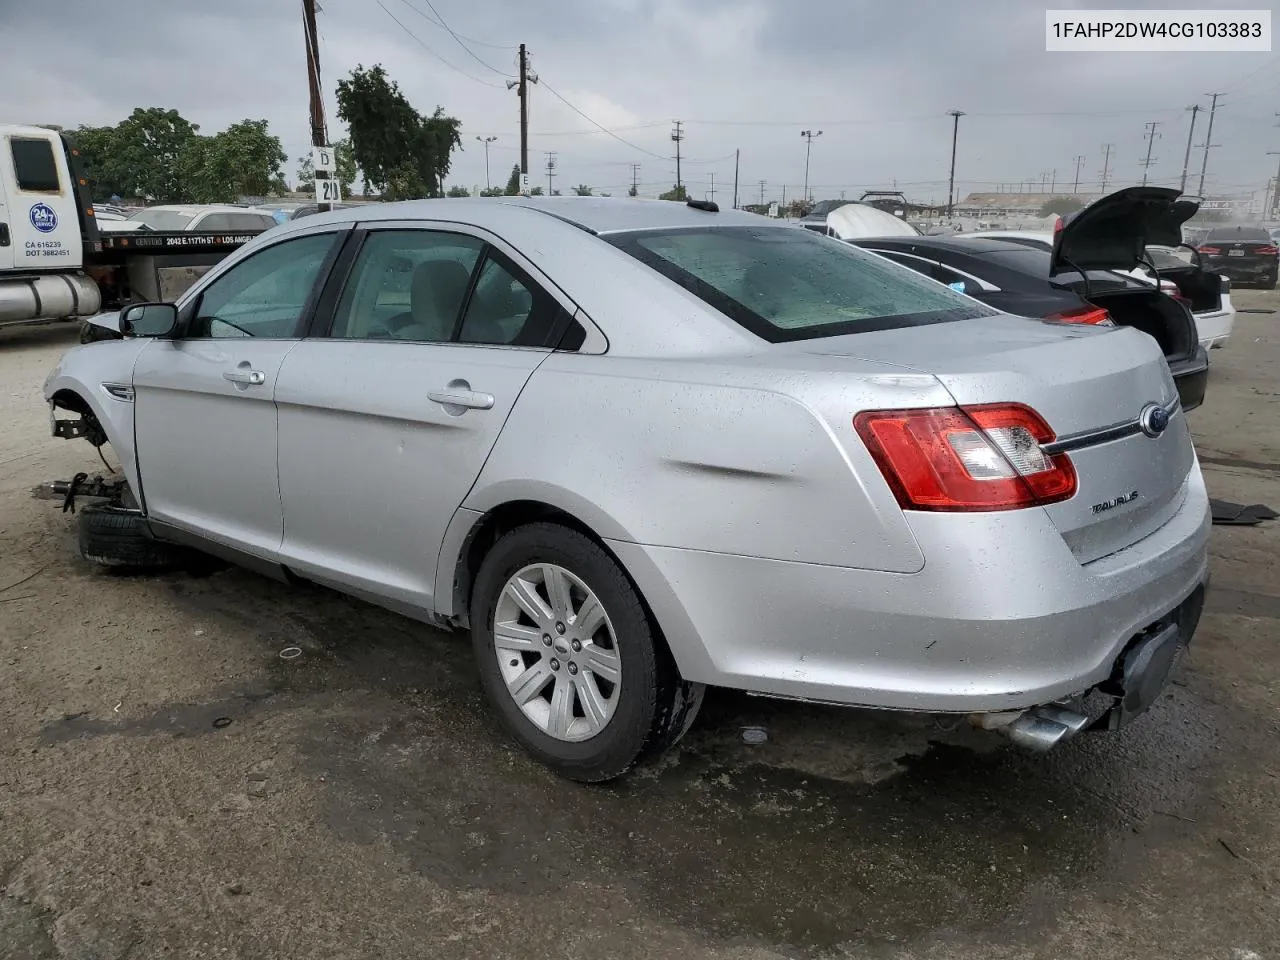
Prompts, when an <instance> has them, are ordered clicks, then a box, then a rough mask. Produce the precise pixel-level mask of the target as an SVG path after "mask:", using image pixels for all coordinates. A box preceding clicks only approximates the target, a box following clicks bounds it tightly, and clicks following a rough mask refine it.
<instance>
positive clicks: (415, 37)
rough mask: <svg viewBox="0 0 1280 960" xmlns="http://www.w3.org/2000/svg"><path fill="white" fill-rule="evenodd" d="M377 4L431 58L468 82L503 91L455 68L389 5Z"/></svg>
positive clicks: (379, 2) (378, 2)
mask: <svg viewBox="0 0 1280 960" xmlns="http://www.w3.org/2000/svg"><path fill="white" fill-rule="evenodd" d="M377 4H378V6H380V7H381V8H382V10H383V12H384V13H386V15H387V16H388V17H390V18H391V19H392V20H394V21H395V22H396V26H398V27H399V28H400V29H401V30H403V31H404V32H405V33H407V34H408V35H409V36H410V37H411V38H413V40H414V42H416V43H417V44H418V46H420V47H422V49H423V50H425V51H427V53H429V54H431V56H433V57H435V58H436V59H437V60H439V61H440V62H441V63H443V64H444V65H445V66H446V67H448V68H449V69H450V70H453V71H454V72H455V73H460V74H462V76H464V77H466V78H467V79H468V80H474V81H475V82H476V83H479V84H483V85H484V86H486V87H493V88H494V89H495V90H501V89H502V88H501V87H500V86H499V85H498V84H496V83H490V82H489V81H488V80H481V79H480V78H479V77H473V76H472V75H471V74H469V73H467V71H465V70H463V69H461V68H460V67H455V66H454V65H453V64H452V63H450V62H449V61H448V60H446V59H445V58H444V57H442V56H440V54H438V53H436V52H435V51H434V50H432V49H431V48H430V47H429V46H427V44H426V41H424V40H423V39H422V38H421V37H420V36H418V35H417V34H416V33H414V32H413V31H412V30H410V29H409V28H408V27H406V26H405V25H404V24H403V23H402V22H401V21H400V18H399V17H397V16H396V15H395V14H394V13H392V12H391V10H390V9H389V8H388V7H387V5H386V4H385V3H383V2H382V0H377Z"/></svg>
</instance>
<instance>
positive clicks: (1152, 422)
mask: <svg viewBox="0 0 1280 960" xmlns="http://www.w3.org/2000/svg"><path fill="white" fill-rule="evenodd" d="M1138 426H1139V427H1141V428H1142V432H1143V433H1145V434H1146V435H1147V436H1148V437H1158V436H1160V434H1162V433H1164V432H1165V430H1167V429H1168V428H1169V411H1168V410H1166V409H1165V408H1164V407H1162V406H1160V405H1159V404H1158V403H1148V404H1147V405H1146V406H1145V407H1143V408H1142V412H1141V413H1140V414H1138Z"/></svg>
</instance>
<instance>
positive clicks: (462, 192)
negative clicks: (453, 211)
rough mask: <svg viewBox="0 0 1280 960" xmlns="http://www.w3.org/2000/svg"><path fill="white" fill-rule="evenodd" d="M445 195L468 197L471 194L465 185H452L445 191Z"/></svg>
mask: <svg viewBox="0 0 1280 960" xmlns="http://www.w3.org/2000/svg"><path fill="white" fill-rule="evenodd" d="M445 196H446V197H469V196H471V191H470V190H468V189H467V188H466V187H459V186H452V187H450V188H449V192H448V193H446V194H445Z"/></svg>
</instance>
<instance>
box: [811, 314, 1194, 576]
mask: <svg viewBox="0 0 1280 960" xmlns="http://www.w3.org/2000/svg"><path fill="white" fill-rule="evenodd" d="M795 346H796V347H802V348H803V349H804V350H806V351H807V352H810V353H818V354H826V355H831V356H856V357H859V358H861V359H865V360H877V361H880V362H886V363H893V364H897V365H900V366H903V367H908V368H911V369H912V370H914V371H917V372H921V373H929V374H932V375H933V376H934V377H936V378H937V379H938V380H939V381H940V382H941V383H942V384H943V386H944V387H946V389H947V390H948V391H949V392H950V394H951V396H952V397H953V398H954V399H955V401H956V402H957V403H959V404H961V405H970V404H980V403H1005V402H1016V403H1024V404H1026V405H1028V406H1030V407H1031V408H1032V409H1034V410H1035V411H1036V412H1037V413H1039V414H1040V415H1041V416H1042V417H1043V418H1044V419H1045V421H1046V422H1047V423H1048V424H1049V426H1050V427H1051V428H1052V429H1053V431H1054V433H1055V435H1056V442H1057V443H1060V444H1064V445H1065V448H1066V452H1067V454H1068V456H1070V458H1071V461H1072V463H1073V464H1074V466H1075V470H1076V475H1077V483H1078V488H1077V492H1076V494H1075V496H1073V497H1072V498H1071V499H1069V500H1064V501H1061V502H1059V503H1054V504H1050V505H1049V506H1046V507H1043V508H1038V509H1044V510H1046V511H1047V512H1048V514H1049V515H1050V517H1051V518H1052V519H1053V522H1054V523H1055V525H1056V526H1057V528H1058V531H1059V532H1060V533H1061V535H1062V537H1063V539H1064V540H1065V541H1066V542H1067V544H1068V546H1069V547H1070V548H1071V550H1072V552H1073V553H1074V554H1075V556H1076V558H1077V559H1078V560H1079V561H1080V562H1081V563H1088V562H1090V561H1092V560H1096V559H1099V558H1100V557H1104V556H1107V555H1109V554H1112V553H1115V552H1116V551H1118V550H1122V549H1124V548H1125V547H1127V546H1129V545H1130V544H1133V543H1136V542H1137V541H1138V540H1141V539H1142V538H1143V537H1145V536H1147V535H1148V534H1150V533H1153V532H1154V531H1155V530H1157V529H1159V528H1160V527H1161V526H1162V525H1163V524H1164V523H1165V522H1167V521H1168V520H1169V518H1170V517H1172V516H1173V515H1174V514H1175V513H1176V512H1177V511H1178V509H1179V508H1180V507H1181V505H1182V499H1183V497H1184V495H1185V486H1184V485H1185V482H1186V479H1187V477H1188V475H1189V473H1190V472H1191V470H1192V467H1193V465H1194V463H1195V452H1194V449H1193V448H1192V445H1191V438H1190V434H1189V432H1188V429H1187V424H1186V418H1185V417H1184V416H1183V414H1182V411H1181V409H1180V408H1179V407H1178V392H1177V390H1176V388H1175V387H1174V384H1173V379H1172V377H1171V376H1170V374H1169V368H1168V365H1167V363H1166V362H1165V359H1164V357H1163V356H1162V355H1161V353H1160V349H1159V347H1158V346H1157V345H1156V344H1155V342H1154V341H1153V340H1152V339H1151V338H1149V337H1146V336H1143V335H1142V334H1140V333H1138V332H1137V331H1135V330H1130V329H1126V328H1124V327H1116V328H1105V327H1104V328H1100V327H1082V326H1075V325H1069V324H1055V323H1048V322H1040V323H1037V322H1035V321H1031V320H1027V319H1024V318H1017V317H1009V316H998V317H982V318H977V319H973V320H964V321H959V322H956V323H945V324H934V325H929V326H922V327H911V328H905V329H900V330H886V331H876V332H867V333H860V334H854V335H851V336H845V337H832V338H828V339H823V340H810V341H805V342H803V343H802V344H796V345H795ZM1153 405H1154V406H1155V407H1156V408H1158V409H1160V410H1162V411H1163V412H1164V415H1167V423H1164V429H1163V430H1157V429H1155V428H1156V427H1159V426H1160V425H1161V422H1162V421H1163V420H1165V416H1164V415H1162V414H1153V413H1151V412H1150V408H1151V407H1152V406H1153ZM1144 411H1147V412H1145V413H1144ZM1144 418H1145V422H1146V425H1147V427H1148V432H1146V433H1144V432H1143V430H1142V428H1141V424H1142V423H1143V422H1144ZM1152 421H1154V422H1152ZM1149 434H1154V435H1149Z"/></svg>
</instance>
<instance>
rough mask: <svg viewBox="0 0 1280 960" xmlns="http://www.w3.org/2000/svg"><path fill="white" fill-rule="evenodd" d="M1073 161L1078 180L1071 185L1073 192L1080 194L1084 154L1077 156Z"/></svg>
mask: <svg viewBox="0 0 1280 960" xmlns="http://www.w3.org/2000/svg"><path fill="white" fill-rule="evenodd" d="M1073 159H1074V162H1075V165H1076V179H1075V182H1073V183H1072V184H1071V192H1072V193H1079V192H1080V165H1081V164H1083V163H1084V154H1077V155H1076V156H1075V157H1074V158H1073Z"/></svg>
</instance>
